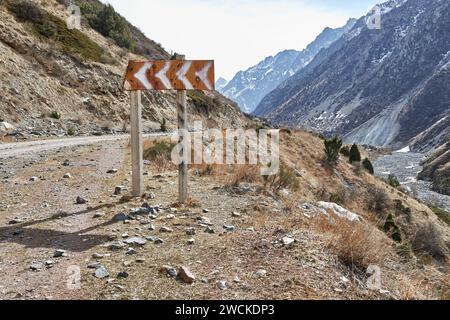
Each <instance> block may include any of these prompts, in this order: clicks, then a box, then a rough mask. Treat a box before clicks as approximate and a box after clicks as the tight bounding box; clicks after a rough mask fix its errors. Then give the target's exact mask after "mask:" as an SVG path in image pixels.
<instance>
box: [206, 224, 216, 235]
mask: <svg viewBox="0 0 450 320" xmlns="http://www.w3.org/2000/svg"><path fill="white" fill-rule="evenodd" d="M205 232H206V233H209V234H213V233H215V231H214V229H213V228H211V227H210V226H207V227H206V228H205Z"/></svg>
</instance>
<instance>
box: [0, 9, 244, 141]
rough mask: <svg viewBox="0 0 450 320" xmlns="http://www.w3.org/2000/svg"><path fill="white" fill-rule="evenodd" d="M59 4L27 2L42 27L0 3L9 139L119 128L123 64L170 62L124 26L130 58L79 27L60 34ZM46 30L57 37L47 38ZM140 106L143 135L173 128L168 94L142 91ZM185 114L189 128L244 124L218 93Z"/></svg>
mask: <svg viewBox="0 0 450 320" xmlns="http://www.w3.org/2000/svg"><path fill="white" fill-rule="evenodd" d="M61 2H62V3H63V2H64V1H56V0H52V1H37V0H36V1H31V3H34V4H36V5H37V6H38V8H39V10H40V11H41V12H40V13H39V14H40V15H44V16H45V17H46V19H42V21H38V20H34V21H32V20H30V19H31V18H32V17H31V18H30V17H28V20H27V19H22V18H21V17H20V16H18V14H17V13H13V12H12V11H11V10H10V9H8V8H7V6H8V3H12V2H11V1H2V2H0V79H1V83H0V87H1V90H2V95H1V96H0V115H1V118H2V119H0V120H2V121H5V122H7V123H10V124H12V125H13V126H14V127H15V128H16V130H13V131H12V132H10V134H12V135H14V136H15V137H16V138H24V139H28V138H33V137H37V136H49V135H66V134H68V133H69V134H81V133H92V132H98V131H102V130H107V131H111V130H114V129H115V130H122V129H126V126H127V123H128V119H129V98H128V94H127V93H126V92H125V91H124V90H122V83H121V82H122V76H123V72H124V70H125V67H126V64H127V62H128V59H146V58H147V59H167V58H170V55H169V54H168V53H167V52H165V51H164V50H163V49H162V48H161V47H160V46H159V45H158V44H156V43H154V42H153V41H151V40H149V39H147V38H145V36H144V35H143V34H142V33H141V32H140V31H139V30H138V29H137V28H135V27H132V26H131V25H130V27H129V28H130V32H131V34H132V37H133V39H134V42H135V49H134V51H135V52H136V53H138V54H137V55H136V54H132V53H129V52H128V50H126V49H124V48H122V47H119V46H118V45H117V44H116V42H114V41H113V40H112V39H110V38H108V37H105V36H102V35H101V34H100V33H98V32H97V31H95V30H93V29H92V28H91V27H90V26H89V25H88V24H87V23H86V21H85V20H83V24H82V29H81V30H80V31H77V30H75V31H70V30H68V29H67V26H66V23H65V21H66V19H67V17H68V16H69V13H68V12H67V10H66V7H65V5H64V4H60V3H61ZM81 2H90V3H99V2H98V1H92V0H91V1H81ZM13 3H16V4H17V3H19V2H13ZM78 3H80V1H79V2H78ZM48 20H50V21H51V22H50V23H48V22H46V21H48ZM53 28H56V31H57V33H58V34H60V35H63V36H60V37H56V36H53V35H52V32H53V31H52V30H53ZM143 106H144V108H143V117H144V121H145V125H144V127H145V130H149V129H155V128H159V122H160V121H162V119H163V118H165V119H167V122H168V125H169V127H174V125H175V122H176V109H175V95H174V93H172V92H145V93H144V97H143ZM188 112H189V120H190V121H192V120H194V119H199V120H204V121H205V122H208V125H219V124H220V126H242V125H243V124H245V123H246V122H247V119H246V118H245V117H244V116H243V115H242V114H241V113H240V111H239V109H238V108H237V106H236V105H235V104H234V103H233V102H232V101H230V100H228V99H226V98H224V97H223V96H221V95H220V94H218V93H202V92H197V93H192V94H189V97H188Z"/></svg>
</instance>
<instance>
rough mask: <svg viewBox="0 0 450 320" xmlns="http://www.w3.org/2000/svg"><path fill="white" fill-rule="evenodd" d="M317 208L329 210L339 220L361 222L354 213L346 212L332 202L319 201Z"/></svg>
mask: <svg viewBox="0 0 450 320" xmlns="http://www.w3.org/2000/svg"><path fill="white" fill-rule="evenodd" d="M318 206H319V208H321V209H324V210H325V211H326V210H331V211H332V213H334V214H335V215H337V216H339V217H341V218H345V219H347V220H349V221H359V222H361V221H362V219H361V217H360V216H359V215H357V214H356V213H353V212H351V211H348V210H347V209H345V208H343V207H341V206H340V205H338V204H336V203H333V202H324V201H320V202H319V203H318Z"/></svg>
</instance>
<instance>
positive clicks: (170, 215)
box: [166, 214, 175, 220]
mask: <svg viewBox="0 0 450 320" xmlns="http://www.w3.org/2000/svg"><path fill="white" fill-rule="evenodd" d="M174 218H175V215H173V214H168V215H167V216H166V219H169V220H170V219H174Z"/></svg>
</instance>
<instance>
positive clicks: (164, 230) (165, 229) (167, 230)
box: [159, 227, 173, 233]
mask: <svg viewBox="0 0 450 320" xmlns="http://www.w3.org/2000/svg"><path fill="white" fill-rule="evenodd" d="M159 231H160V232H163V233H171V232H173V230H172V229H170V228H168V227H161V228H160V229H159Z"/></svg>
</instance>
